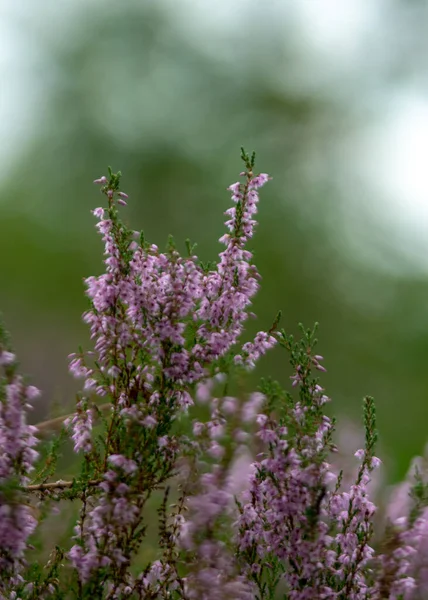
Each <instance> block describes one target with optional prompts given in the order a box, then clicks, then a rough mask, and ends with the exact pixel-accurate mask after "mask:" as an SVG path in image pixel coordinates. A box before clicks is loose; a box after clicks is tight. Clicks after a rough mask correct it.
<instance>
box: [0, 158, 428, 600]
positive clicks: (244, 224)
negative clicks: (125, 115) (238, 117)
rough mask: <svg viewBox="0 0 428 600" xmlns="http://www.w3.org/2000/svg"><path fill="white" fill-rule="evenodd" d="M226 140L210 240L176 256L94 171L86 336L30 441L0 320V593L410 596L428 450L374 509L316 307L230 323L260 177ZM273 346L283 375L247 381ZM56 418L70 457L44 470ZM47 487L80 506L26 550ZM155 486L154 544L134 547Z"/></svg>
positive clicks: (215, 598) (369, 443)
mask: <svg viewBox="0 0 428 600" xmlns="http://www.w3.org/2000/svg"><path fill="white" fill-rule="evenodd" d="M242 159H243V161H244V165H245V170H244V171H243V172H242V173H241V174H240V176H241V178H242V179H241V180H240V181H238V182H236V183H234V184H232V185H231V186H230V187H229V188H228V189H229V191H230V192H231V196H232V202H233V204H232V207H231V208H230V209H228V210H227V211H226V215H227V220H226V228H227V232H226V234H225V235H223V236H222V237H221V238H220V242H221V244H222V245H223V246H224V249H223V250H222V252H221V253H220V254H219V257H218V261H217V262H216V263H213V264H209V265H204V264H202V263H201V262H200V261H199V259H198V257H197V255H196V254H195V245H192V244H191V243H190V241H189V240H187V242H186V248H187V254H186V255H185V256H182V255H181V254H180V253H179V251H178V250H177V247H176V245H175V242H174V240H173V239H172V238H170V239H169V241H168V245H167V247H166V250H165V251H163V252H162V251H161V250H159V248H158V247H157V246H156V245H154V244H150V243H149V242H147V241H146V239H145V236H144V234H143V233H139V232H136V231H133V230H131V229H129V228H128V227H127V226H125V224H124V223H123V222H122V221H121V220H120V218H119V212H120V211H122V210H123V209H124V207H126V205H127V200H128V196H127V194H126V193H125V192H123V191H121V189H120V179H121V175H120V173H117V174H114V173H113V172H112V171H111V169H109V173H108V177H107V176H102V177H100V178H99V179H96V180H95V183H96V184H97V185H99V186H100V189H101V192H102V194H103V195H104V197H105V201H104V204H103V205H102V206H100V207H98V208H96V209H95V210H93V215H94V216H95V218H96V219H97V225H96V227H97V230H98V232H99V234H100V235H101V237H102V241H103V244H104V257H105V258H104V265H105V270H104V273H103V274H101V275H99V276H97V277H94V276H93V277H89V278H87V279H86V282H85V283H86V294H87V296H88V299H89V302H90V306H89V308H88V310H87V312H86V313H85V314H84V315H83V318H84V321H85V322H86V323H87V324H88V326H89V328H90V332H91V339H92V342H93V348H92V349H91V350H89V351H84V350H83V349H79V352H76V353H73V354H71V355H70V357H69V358H70V372H71V373H72V374H73V375H74V376H75V377H77V378H80V379H82V391H81V393H80V394H78V396H77V400H76V407H75V411H74V413H73V414H72V415H69V416H68V417H67V418H65V420H64V425H65V426H64V428H63V429H62V431H61V433H60V435H59V436H56V437H54V438H53V439H52V440H51V442H50V446H49V451H48V452H47V453H44V454H43V457H42V456H39V455H38V453H37V452H36V450H35V446H36V444H37V441H38V440H37V436H39V435H41V433H42V431H46V429H47V426H48V425H49V422H47V423H46V422H45V423H43V424H41V425H40V428H39V430H37V429H36V428H35V427H32V426H29V425H27V423H26V412H27V410H28V409H29V408H30V406H31V402H32V401H33V400H34V399H35V398H36V397H37V396H38V391H37V390H36V388H34V387H33V386H30V385H27V383H26V382H25V381H24V379H23V378H22V377H21V376H20V375H18V372H17V362H16V358H15V355H14V354H13V352H12V350H11V348H10V345H9V342H8V339H7V336H6V335H5V333H4V332H3V330H0V369H1V373H2V375H1V378H0V394H1V395H0V400H1V401H0V573H1V578H0V598H11V599H12V600H18V599H20V600H30V599H34V600H35V599H36V598H43V599H44V598H53V599H58V600H59V599H61V600H63V599H68V598H70V599H72V598H74V599H85V598H91V599H93V598H100V599H106V600H113V599H122V598H125V599H126V598H130V599H147V600H149V599H150V600H152V599H165V600H166V599H171V600H180V599H181V600H223V599H225V600H228V599H229V600H253V599H254V600H274V599H276V598H281V599H283V600H307V599H308V600H309V599H320V600H327V599H328V600H330V599H331V600H333V599H335V600H368V599H369V598H370V599H374V600H381V599H384V598H389V599H390V600H422V599H423V598H425V597H426V596H427V593H428V469H427V465H426V464H425V463H426V461H423V460H422V459H419V460H418V461H417V462H416V463H415V464H414V466H413V467H412V472H411V475H409V476H408V478H407V481H406V482H404V483H403V484H402V486H401V487H400V488H399V489H397V490H396V491H395V493H394V495H393V496H392V498H391V502H390V504H389V506H388V507H387V511H386V515H384V516H383V521H382V518H381V519H379V518H378V517H382V515H379V514H378V513H379V511H378V510H377V508H376V505H375V498H373V497H372V496H371V488H370V483H371V480H372V477H373V474H374V473H375V471H376V470H377V469H378V468H379V466H380V460H379V458H377V457H376V455H375V446H376V441H377V431H376V419H375V406H374V401H373V399H372V398H371V397H369V396H367V397H366V398H365V399H364V402H363V409H364V429H365V444H364V447H362V448H355V449H354V454H355V456H354V464H353V465H351V466H350V470H349V472H344V471H343V470H341V468H340V465H341V459H340V456H339V455H338V452H337V450H338V449H337V447H336V445H335V443H334V441H333V440H334V430H335V420H334V419H332V418H331V417H330V416H328V414H327V413H326V405H327V404H328V403H329V402H330V397H329V396H328V394H327V392H326V390H325V389H324V387H323V385H322V382H321V380H320V378H319V377H320V375H322V373H323V372H324V371H325V370H326V368H325V366H324V358H323V357H322V356H321V355H320V354H318V353H317V350H316V347H317V339H316V337H315V334H316V327H315V328H313V329H309V330H307V329H305V328H303V327H301V329H302V337H301V339H294V338H293V337H292V336H290V335H287V333H286V332H285V330H283V329H280V328H279V322H280V318H281V314H280V313H279V314H278V316H277V317H276V318H275V319H274V321H273V324H272V326H271V327H270V328H269V330H268V331H260V332H259V333H257V335H256V336H255V338H254V339H253V341H250V342H246V343H244V344H242V342H241V341H240V340H241V335H242V333H243V330H244V325H245V321H246V319H247V318H248V316H249V315H250V314H251V313H250V312H249V310H250V307H251V302H252V298H253V296H254V294H255V293H256V292H257V290H258V288H259V280H260V275H259V273H258V271H257V268H256V266H255V265H254V264H253V262H252V253H251V251H250V250H249V249H248V247H247V246H248V242H249V241H250V240H251V238H252V237H253V235H254V229H255V225H256V220H255V216H256V214H257V207H258V202H259V190H260V189H261V188H262V187H263V186H264V185H265V184H266V183H267V182H268V180H269V179H270V177H269V176H268V175H267V174H265V173H261V174H256V173H255V172H254V163H255V157H254V154H253V155H252V156H249V155H248V154H246V153H245V151H244V150H242ZM275 346H277V347H279V348H281V349H282V350H284V351H285V352H286V354H287V356H288V360H289V362H290V364H291V367H292V369H293V375H292V376H291V381H290V386H289V387H290V389H289V390H284V389H283V388H282V387H281V386H280V385H279V384H278V383H277V382H274V381H272V380H270V379H265V380H262V381H261V383H260V386H259V388H258V390H256V391H254V392H253V393H251V394H248V393H247V392H246V391H244V390H242V389H241V388H242V386H241V388H240V386H239V382H242V380H243V377H244V375H245V372H246V371H248V370H251V369H253V368H254V366H255V365H256V363H257V361H258V360H259V358H260V357H261V356H262V355H264V354H265V353H266V352H267V351H269V350H270V349H272V348H273V347H275ZM237 383H238V389H240V390H241V391H240V392H239V393H238V394H236V395H235V396H231V395H230V392H229V390H230V387H231V385H232V384H235V386H236V384H237ZM57 421H58V419H54V420H52V422H51V425H53V424H54V423H56V422H57ZM67 437H69V438H70V441H71V443H72V446H73V450H74V452H75V453H76V455H78V456H79V458H80V472H79V474H78V475H77V476H76V477H75V478H73V479H72V480H70V481H63V480H61V479H59V480H58V479H57V480H55V479H56V477H55V472H56V461H57V458H58V455H59V451H60V448H61V446H62V443H63V441H64V440H65V439H66V438H67ZM30 474H32V477H30ZM159 498H160V500H159ZM63 501H73V503H74V505H75V506H78V515H77V517H76V518H75V520H74V522H73V533H72V539H71V540H70V543H69V544H68V545H65V546H64V547H63V546H62V545H55V547H54V548H52V551H51V553H50V555H49V560H48V561H47V562H46V564H42V561H38V560H33V561H32V562H31V563H30V562H29V561H28V559H27V554H28V552H29V551H30V550H31V548H32V544H33V540H35V539H37V536H38V535H39V536H40V527H39V525H41V523H42V522H43V520H44V519H45V518H49V516H50V515H51V514H52V513H53V512H55V509H57V510H58V506H62V504H59V503H60V502H63ZM154 501H157V502H158V508H157V515H158V523H157V525H158V535H157V547H156V557H155V558H154V559H153V560H150V561H147V560H145V559H144V558H142V556H143V554H142V553H144V550H145V549H147V546H146V545H145V544H146V539H147V534H148V528H149V527H150V525H151V521H153V508H152V503H153V502H154ZM35 509H37V512H35ZM36 515H37V518H36ZM73 518H74V517H73ZM376 520H378V521H377V528H376V529H375V527H374V525H375V523H376ZM382 522H383V523H385V527H384V532H383V534H382V533H381V534H379V535H378V534H377V531H378V530H379V529H380V527H379V523H381V524H382ZM375 531H376V534H375Z"/></svg>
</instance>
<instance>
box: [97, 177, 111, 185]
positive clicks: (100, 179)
mask: <svg viewBox="0 0 428 600" xmlns="http://www.w3.org/2000/svg"><path fill="white" fill-rule="evenodd" d="M94 183H97V184H100V185H105V184H106V183H108V180H107V177H105V175H103V176H102V177H100V178H99V179H94Z"/></svg>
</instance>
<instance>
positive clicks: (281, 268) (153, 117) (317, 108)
mask: <svg viewBox="0 0 428 600" xmlns="http://www.w3.org/2000/svg"><path fill="white" fill-rule="evenodd" d="M196 4H197V3H196V0H195V2H194V6H193V8H192V3H191V2H190V1H189V2H185V1H183V2H181V1H180V0H178V1H177V2H169V3H168V2H166V1H165V2H163V1H157V2H154V1H152V2H150V1H148V2H141V1H131V0H127V1H125V2H120V3H115V2H113V1H103V2H100V1H98V2H93V3H92V2H84V1H81V2H75V3H74V8H73V9H72V8H71V7H70V6H68V7H67V8H65V7H64V6H63V4H62V3H54V2H48V0H43V1H40V2H38V3H37V8H36V6H35V5H34V6H33V5H31V7H30V3H28V7H27V8H28V10H26V11H24V10H23V11H22V12H19V11H18V10H16V11H13V10H10V11H9V12H8V14H7V15H6V13H5V15H6V16H5V18H6V17H7V19H6V21H7V23H8V24H9V26H10V27H11V28H12V30H19V31H20V33H21V39H22V52H23V53H24V55H26V56H28V59H29V62H30V64H31V65H32V68H31V70H29V71H28V75H29V76H30V77H31V81H32V82H33V83H31V84H29V85H27V87H26V88H24V89H26V90H27V93H28V95H29V97H28V98H26V101H27V106H29V107H31V111H32V113H33V114H34V115H35V116H36V121H35V125H34V126H32V128H29V131H28V135H27V137H25V136H24V142H22V141H21V142H20V143H21V146H20V148H19V151H18V152H16V151H15V160H14V161H13V164H12V166H11V167H9V168H8V170H7V172H6V173H3V178H2V185H1V190H0V207H1V219H0V253H1V254H0V255H1V256H2V260H1V261H0V277H1V281H2V285H1V289H0V306H1V308H2V311H3V312H4V316H5V320H6V323H7V325H8V327H9V329H10V330H11V332H12V334H13V337H14V340H15V344H16V346H17V349H18V353H19V355H20V356H21V357H22V360H23V363H24V368H25V370H26V371H27V372H28V373H31V374H32V376H33V378H34V380H35V381H34V382H35V383H36V384H37V385H38V386H39V387H40V388H42V389H43V390H44V402H45V405H44V407H43V406H42V407H41V408H40V411H39V413H38V414H37V415H35V418H37V417H41V416H42V415H43V414H45V413H46V410H47V407H48V406H49V404H51V403H52V402H53V401H60V402H62V403H63V404H64V405H65V406H70V405H71V403H72V402H73V392H74V391H75V389H76V387H75V383H74V382H73V381H72V380H71V378H70V377H69V376H68V374H67V360H66V356H67V354H68V353H69V352H73V351H74V350H75V349H76V348H77V346H78V345H79V344H88V333H87V331H86V328H85V327H84V325H83V324H82V323H81V320H80V314H81V313H82V312H83V311H84V310H85V308H86V301H85V298H84V295H83V285H82V278H83V277H85V276H89V275H91V274H97V273H99V272H100V270H101V269H102V263H101V244H100V240H99V239H98V238H97V234H96V232H95V230H94V222H95V221H94V218H93V217H92V216H91V214H90V212H89V211H90V209H92V208H94V207H96V206H98V205H99V203H100V202H102V198H101V197H100V196H99V195H98V193H99V191H98V189H95V188H94V187H91V181H92V180H93V179H94V178H95V177H98V176H100V175H102V174H104V173H105V171H106V166H107V165H108V164H111V165H112V167H113V169H114V170H118V169H121V170H122V172H123V186H124V189H125V190H126V192H127V193H128V194H129V196H130V200H129V207H128V208H126V209H124V210H123V216H124V219H125V220H126V221H127V222H128V223H130V224H132V226H133V227H134V228H135V229H141V228H143V229H144V231H145V232H146V236H147V238H148V239H149V240H150V241H152V242H155V243H157V244H158V245H160V246H162V245H164V244H165V243H166V240H167V235H168V234H169V233H171V234H173V235H174V237H175V239H176V240H177V242H179V241H180V240H183V242H182V244H181V248H182V250H183V252H184V240H185V238H187V237H190V238H191V239H192V241H196V242H198V251H199V254H200V256H201V258H203V259H205V260H207V259H214V258H215V256H216V254H217V253H218V252H219V251H220V249H221V248H220V246H219V245H218V244H217V239H218V238H219V237H220V236H221V235H222V234H223V231H224V228H223V221H224V218H223V214H222V213H223V212H224V210H225V209H226V208H227V207H228V206H229V205H230V199H229V193H228V192H227V191H226V189H225V188H226V187H227V186H228V185H229V184H230V183H232V182H233V181H235V178H236V173H237V171H238V170H239V169H240V168H241V167H240V162H239V147H240V146H241V145H244V146H245V147H246V148H247V149H249V150H252V149H255V150H256V152H257V156H258V160H257V168H258V170H260V171H265V172H268V173H269V174H271V175H272V176H273V180H272V182H271V183H270V184H269V186H267V187H266V189H265V190H263V193H262V200H261V204H260V214H259V220H260V225H259V228H258V232H257V235H256V238H255V240H254V244H253V248H254V252H255V257H256V261H257V265H258V267H259V269H260V271H261V273H262V275H263V281H262V289H261V292H260V293H259V295H258V297H257V300H256V302H255V307H254V308H255V312H256V313H257V314H258V315H259V319H258V321H257V322H253V323H252V324H251V326H250V332H249V334H251V333H254V332H255V331H256V330H258V329H262V328H266V327H268V326H269V325H270V324H271V322H272V321H273V319H274V317H275V315H276V312H277V310H278V309H282V310H283V315H284V316H283V321H282V326H283V327H285V328H286V329H287V330H288V331H289V332H294V331H295V330H296V328H297V323H298V322H299V321H302V322H304V323H305V324H306V325H308V326H310V325H312V323H313V322H314V321H319V322H320V330H319V334H320V338H321V344H320V348H319V351H320V352H321V353H322V354H324V355H325V356H326V361H325V364H326V366H327V368H328V371H329V373H328V376H327V378H326V381H330V382H331V383H330V386H329V395H331V396H332V397H333V399H334V403H333V407H332V408H333V410H335V411H336V412H339V413H340V412H342V413H343V412H346V413H347V414H348V415H350V416H351V417H358V416H359V410H360V405H361V397H362V396H363V394H365V393H370V394H371V395H373V396H375V398H376V401H377V406H378V417H379V419H378V420H379V429H380V434H381V442H382V444H383V451H384V454H386V455H390V456H391V459H393V461H395V462H394V463H392V462H391V464H390V467H391V470H390V473H391V474H392V476H393V477H397V476H398V475H402V474H403V473H404V471H405V470H406V466H407V463H408V460H409V458H410V456H411V455H413V454H416V453H418V452H420V450H421V447H422V446H423V444H424V442H425V439H426V438H427V437H428V427H427V425H426V423H427V422H428V419H427V417H428V403H426V402H425V396H426V394H427V390H428V369H427V368H426V366H425V365H426V363H427V360H428V311H427V309H426V306H427V299H428V277H422V276H419V275H412V271H411V265H410V262H408V261H409V259H408V258H406V256H407V255H406V252H405V251H404V245H405V243H406V242H405V241H403V240H402V239H399V238H397V237H393V234H392V233H391V231H390V230H389V228H388V222H389V221H388V215H387V214H386V215H385V225H382V224H379V222H378V221H376V222H374V221H373V217H372V216H371V213H370V211H369V210H368V207H370V205H371V204H375V203H376V200H377V199H376V197H375V195H374V194H373V192H370V190H369V189H368V188H367V187H365V186H364V183H363V182H362V181H361V180H360V179H359V176H358V168H357V167H355V169H354V165H353V161H354V159H355V156H356V154H355V151H354V149H353V146H352V140H353V139H359V138H358V136H359V135H361V132H362V131H364V130H366V129H368V128H370V126H372V125H373V124H374V123H376V119H377V118H378V116H379V115H381V113H382V102H385V101H386V100H385V98H386V96H387V94H388V90H391V89H394V88H397V87H399V86H406V85H409V78H410V83H412V82H414V81H415V80H416V79H417V78H418V77H421V75H420V73H421V72H425V69H424V66H425V60H426V59H425V56H426V52H424V50H423V48H424V47H425V46H426V44H427V41H426V35H425V28H424V27H423V26H422V22H423V20H424V19H426V17H427V9H428V6H427V4H426V3H425V2H416V1H413V2H404V1H403V2H398V1H397V2H395V3H394V2H392V3H390V8H388V10H385V11H384V12H382V11H381V10H380V9H379V13H378V14H377V16H376V22H373V23H372V24H371V28H368V32H367V35H366V38H367V39H366V42H365V43H364V44H363V45H362V46H361V48H360V50H359V53H357V54H356V56H357V57H358V62H355V68H354V69H353V67H352V64H349V62H348V63H344V65H345V66H343V65H342V67H341V69H339V70H338V71H335V70H334V68H332V66H331V65H329V64H328V57H327V56H326V57H325V59H324V61H325V62H324V63H323V62H322V57H321V58H319V59H318V60H315V59H314V51H313V49H312V53H311V52H310V51H309V50H310V49H309V45H308V43H307V42H305V39H304V38H302V37H301V35H302V34H300V33H299V28H298V21H297V20H296V18H295V15H294V13H293V9H292V3H291V2H290V3H289V2H284V3H283V5H282V3H281V2H272V3H255V2H246V3H245V2H240V3H237V4H238V5H239V10H240V11H241V12H240V13H239V14H237V12H238V10H236V11H232V9H230V10H231V12H233V20H232V15H231V18H230V19H229V18H228V14H227V9H225V8H224V5H223V4H221V5H220V4H219V5H218V6H216V3H203V4H204V9H203V10H202V9H201V7H200V5H199V6H198V7H197V6H196ZM192 10H194V12H192ZM204 12H205V15H203V13H204ZM202 16H204V19H202ZM373 18H374V17H373ZM193 19H194V20H193ZM201 19H202V20H201ZM221 19H224V20H223V21H222V23H224V27H223V28H222V27H221V23H215V22H216V21H217V20H218V21H221ZM210 20H212V21H213V22H214V23H215V25H216V27H214V28H213V29H212V30H210V28H209V27H208V23H209V21H210ZM6 21H5V22H6ZM425 23H426V20H425ZM415 24H418V27H417V28H414V27H415ZM394 32H395V33H394ZM380 40H383V45H382V44H381V43H380ZM398 48H400V49H401V50H400V51H398V50H397V49H398ZM391 49H395V50H397V51H395V50H394V52H393V53H392V52H390V50H391ZM35 57H36V58H35ZM415 57H417V59H418V60H417V61H416V62H415ZM30 58H31V60H30ZM355 60H356V59H355ZM346 64H347V66H346ZM323 65H324V66H323ZM323 68H324V69H325V73H323ZM25 73H26V71H25V69H22V70H21V71H17V74H16V76H17V77H18V76H22V77H24V75H25ZM422 79H423V78H422ZM32 86H35V87H34V90H36V88H37V93H35V94H34V101H32V96H31V93H32ZM5 93H6V95H7V90H6V91H5ZM24 117H25V115H23V117H22V118H23V119H24ZM21 137H22V136H21ZM5 144H6V145H7V140H3V145H5ZM374 160H375V157H374ZM351 234H352V235H351ZM394 236H395V234H394ZM407 264H408V265H409V266H408V272H409V275H403V272H405V271H406V269H407ZM382 265H383V267H385V266H386V267H387V268H381V267H382ZM397 265H399V266H400V269H399V270H397V269H396V266H397ZM398 272H399V273H400V274H397V273H398ZM268 373H270V374H271V375H272V376H274V377H276V378H278V379H280V380H282V381H283V382H285V381H286V379H287V377H288V376H289V374H290V372H289V369H288V365H284V363H283V357H282V355H281V354H277V353H273V354H271V355H270V356H268V357H267V358H265V359H264V361H263V362H262V366H261V367H260V369H258V371H257V372H256V373H254V374H253V375H252V376H251V380H250V383H249V385H250V384H251V385H253V386H254V385H255V384H256V383H257V381H258V378H259V377H260V375H262V374H268Z"/></svg>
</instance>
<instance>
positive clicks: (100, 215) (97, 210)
mask: <svg viewBox="0 0 428 600" xmlns="http://www.w3.org/2000/svg"><path fill="white" fill-rule="evenodd" d="M92 213H93V214H94V215H95V216H96V217H97V219H102V218H103V217H104V208H102V207H99V208H95V209H94V210H93V211H92Z"/></svg>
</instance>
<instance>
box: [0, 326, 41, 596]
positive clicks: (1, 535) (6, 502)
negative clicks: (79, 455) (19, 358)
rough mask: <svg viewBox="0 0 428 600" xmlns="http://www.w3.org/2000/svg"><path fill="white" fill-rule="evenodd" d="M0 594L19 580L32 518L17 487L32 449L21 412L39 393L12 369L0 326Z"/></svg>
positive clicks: (25, 479) (28, 466)
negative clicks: (0, 374)
mask: <svg viewBox="0 0 428 600" xmlns="http://www.w3.org/2000/svg"><path fill="white" fill-rule="evenodd" d="M0 369H1V370H2V371H3V373H2V377H1V378H0V573H1V579H0V592H1V593H2V594H6V593H9V592H10V593H12V592H13V590H14V589H15V588H16V586H17V585H19V584H20V583H22V582H23V578H22V575H21V573H22V570H23V567H24V566H25V565H26V562H25V558H24V554H25V550H26V549H27V546H28V543H29V538H30V536H31V534H32V533H33V532H34V530H35V528H36V525H37V519H36V518H35V517H34V515H33V512H32V509H31V506H30V505H29V504H28V503H27V501H26V499H25V497H24V494H23V492H22V491H21V489H20V487H21V486H25V485H26V484H27V483H29V474H30V473H31V472H32V471H33V470H34V463H35V461H36V459H37V456H38V453H37V451H36V450H35V446H36V445H37V441H38V440H37V438H36V437H35V435H34V434H35V432H36V428H35V427H33V426H31V425H28V424H27V412H28V410H29V409H31V408H32V405H31V402H33V400H35V399H37V397H38V396H39V391H38V390H37V389H36V388H35V387H34V386H31V385H26V383H25V382H24V380H23V378H22V377H21V376H20V375H19V374H18V373H17V362H16V356H15V354H14V353H13V352H12V351H11V349H10V346H9V340H8V338H7V336H6V333H5V332H4V330H3V328H2V327H1V326H0Z"/></svg>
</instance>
